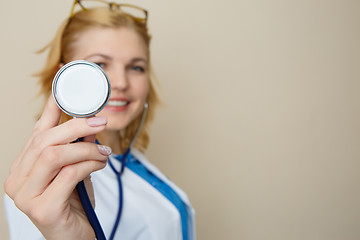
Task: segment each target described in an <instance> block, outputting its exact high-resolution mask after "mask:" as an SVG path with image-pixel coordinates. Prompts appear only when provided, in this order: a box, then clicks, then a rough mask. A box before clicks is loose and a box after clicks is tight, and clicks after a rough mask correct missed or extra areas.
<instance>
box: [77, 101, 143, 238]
mask: <svg viewBox="0 0 360 240" xmlns="http://www.w3.org/2000/svg"><path fill="white" fill-rule="evenodd" d="M147 109H148V104H147V103H145V104H144V111H143V114H142V117H141V121H140V125H139V127H138V129H137V131H136V133H135V136H134V138H133V140H132V141H131V143H130V146H129V147H128V149H127V150H126V151H125V153H124V154H123V155H122V157H121V159H120V162H121V168H120V171H117V170H116V169H115V167H114V165H113V164H112V163H111V161H110V160H109V161H108V163H109V165H110V167H111V169H112V170H113V172H114V173H115V175H116V179H117V182H118V187H119V207H118V212H117V215H116V219H115V222H114V226H113V229H112V231H111V235H110V238H109V240H113V239H114V237H115V233H116V230H117V228H118V226H119V222H120V218H121V214H122V209H123V187H122V181H121V175H122V173H123V172H124V169H125V165H126V160H127V158H128V156H129V154H130V149H131V147H132V146H133V145H134V143H135V140H136V138H137V137H138V136H139V133H140V130H141V128H142V126H143V125H144V121H145V118H146V113H147ZM81 140H82V139H78V141H81ZM76 190H77V192H78V195H79V198H80V202H81V204H82V206H83V208H84V211H85V213H86V216H87V218H88V220H89V223H90V225H91V227H92V228H93V229H94V232H95V235H96V239H98V240H106V238H105V234H104V231H103V229H102V227H101V224H100V222H99V219H98V218H97V216H96V214H95V211H94V208H93V207H92V204H91V201H90V198H89V195H88V193H87V191H86V188H85V184H84V181H81V182H79V183H78V184H77V186H76Z"/></svg>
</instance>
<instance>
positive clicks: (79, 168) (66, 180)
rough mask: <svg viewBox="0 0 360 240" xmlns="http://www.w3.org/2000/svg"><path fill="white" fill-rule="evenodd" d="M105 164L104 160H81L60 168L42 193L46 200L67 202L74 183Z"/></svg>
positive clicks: (74, 185)
mask: <svg viewBox="0 0 360 240" xmlns="http://www.w3.org/2000/svg"><path fill="white" fill-rule="evenodd" d="M105 166H106V162H100V161H83V162H79V163H77V164H73V165H68V166H66V167H64V168H62V169H61V171H60V172H59V174H58V175H57V176H56V178H55V179H54V181H53V182H52V183H51V184H50V185H49V187H48V188H47V189H46V190H45V192H44V193H43V194H42V197H44V198H46V199H47V200H49V201H50V202H51V201H57V202H67V201H68V200H69V198H70V196H71V194H72V193H73V191H74V189H75V187H76V185H77V184H78V183H79V182H80V181H81V180H83V179H85V178H86V177H87V176H89V175H90V174H91V173H92V172H95V171H98V170H100V169H102V168H104V167H105Z"/></svg>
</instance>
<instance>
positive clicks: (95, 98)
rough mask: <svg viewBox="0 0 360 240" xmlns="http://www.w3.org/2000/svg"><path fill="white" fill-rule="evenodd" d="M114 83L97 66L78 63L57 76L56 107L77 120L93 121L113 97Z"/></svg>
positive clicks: (82, 62) (69, 64)
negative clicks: (111, 84) (94, 116)
mask: <svg viewBox="0 0 360 240" xmlns="http://www.w3.org/2000/svg"><path fill="white" fill-rule="evenodd" d="M110 91H111V87H110V81H109V78H108V77H107V75H106V73H105V72H104V71H103V70H102V68H100V67H99V66H98V65H96V64H95V63H92V62H89V61H85V60H76V61H72V62H69V63H68V64H66V65H64V66H63V67H62V68H60V70H59V71H58V72H57V73H56V75H55V77H54V80H53V84H52V93H53V97H54V99H55V102H56V104H57V105H58V106H59V108H60V109H61V110H62V111H63V112H65V113H66V114H68V115H70V116H73V117H77V118H78V117H90V116H93V115H95V114H96V113H98V112H100V111H101V110H102V109H103V108H104V106H105V105H106V103H107V101H108V100H109V97H110Z"/></svg>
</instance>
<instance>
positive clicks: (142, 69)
mask: <svg viewBox="0 0 360 240" xmlns="http://www.w3.org/2000/svg"><path fill="white" fill-rule="evenodd" d="M131 70H134V71H137V72H145V68H143V67H141V66H131Z"/></svg>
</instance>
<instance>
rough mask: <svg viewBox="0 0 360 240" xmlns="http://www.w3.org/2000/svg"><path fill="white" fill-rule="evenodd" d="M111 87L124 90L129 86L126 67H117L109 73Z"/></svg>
mask: <svg viewBox="0 0 360 240" xmlns="http://www.w3.org/2000/svg"><path fill="white" fill-rule="evenodd" d="M109 79H110V84H111V89H114V90H121V91H124V90H126V89H127V88H128V87H129V81H128V80H129V79H128V76H127V74H126V69H122V68H117V69H114V70H113V71H112V72H111V73H110V74H109Z"/></svg>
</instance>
